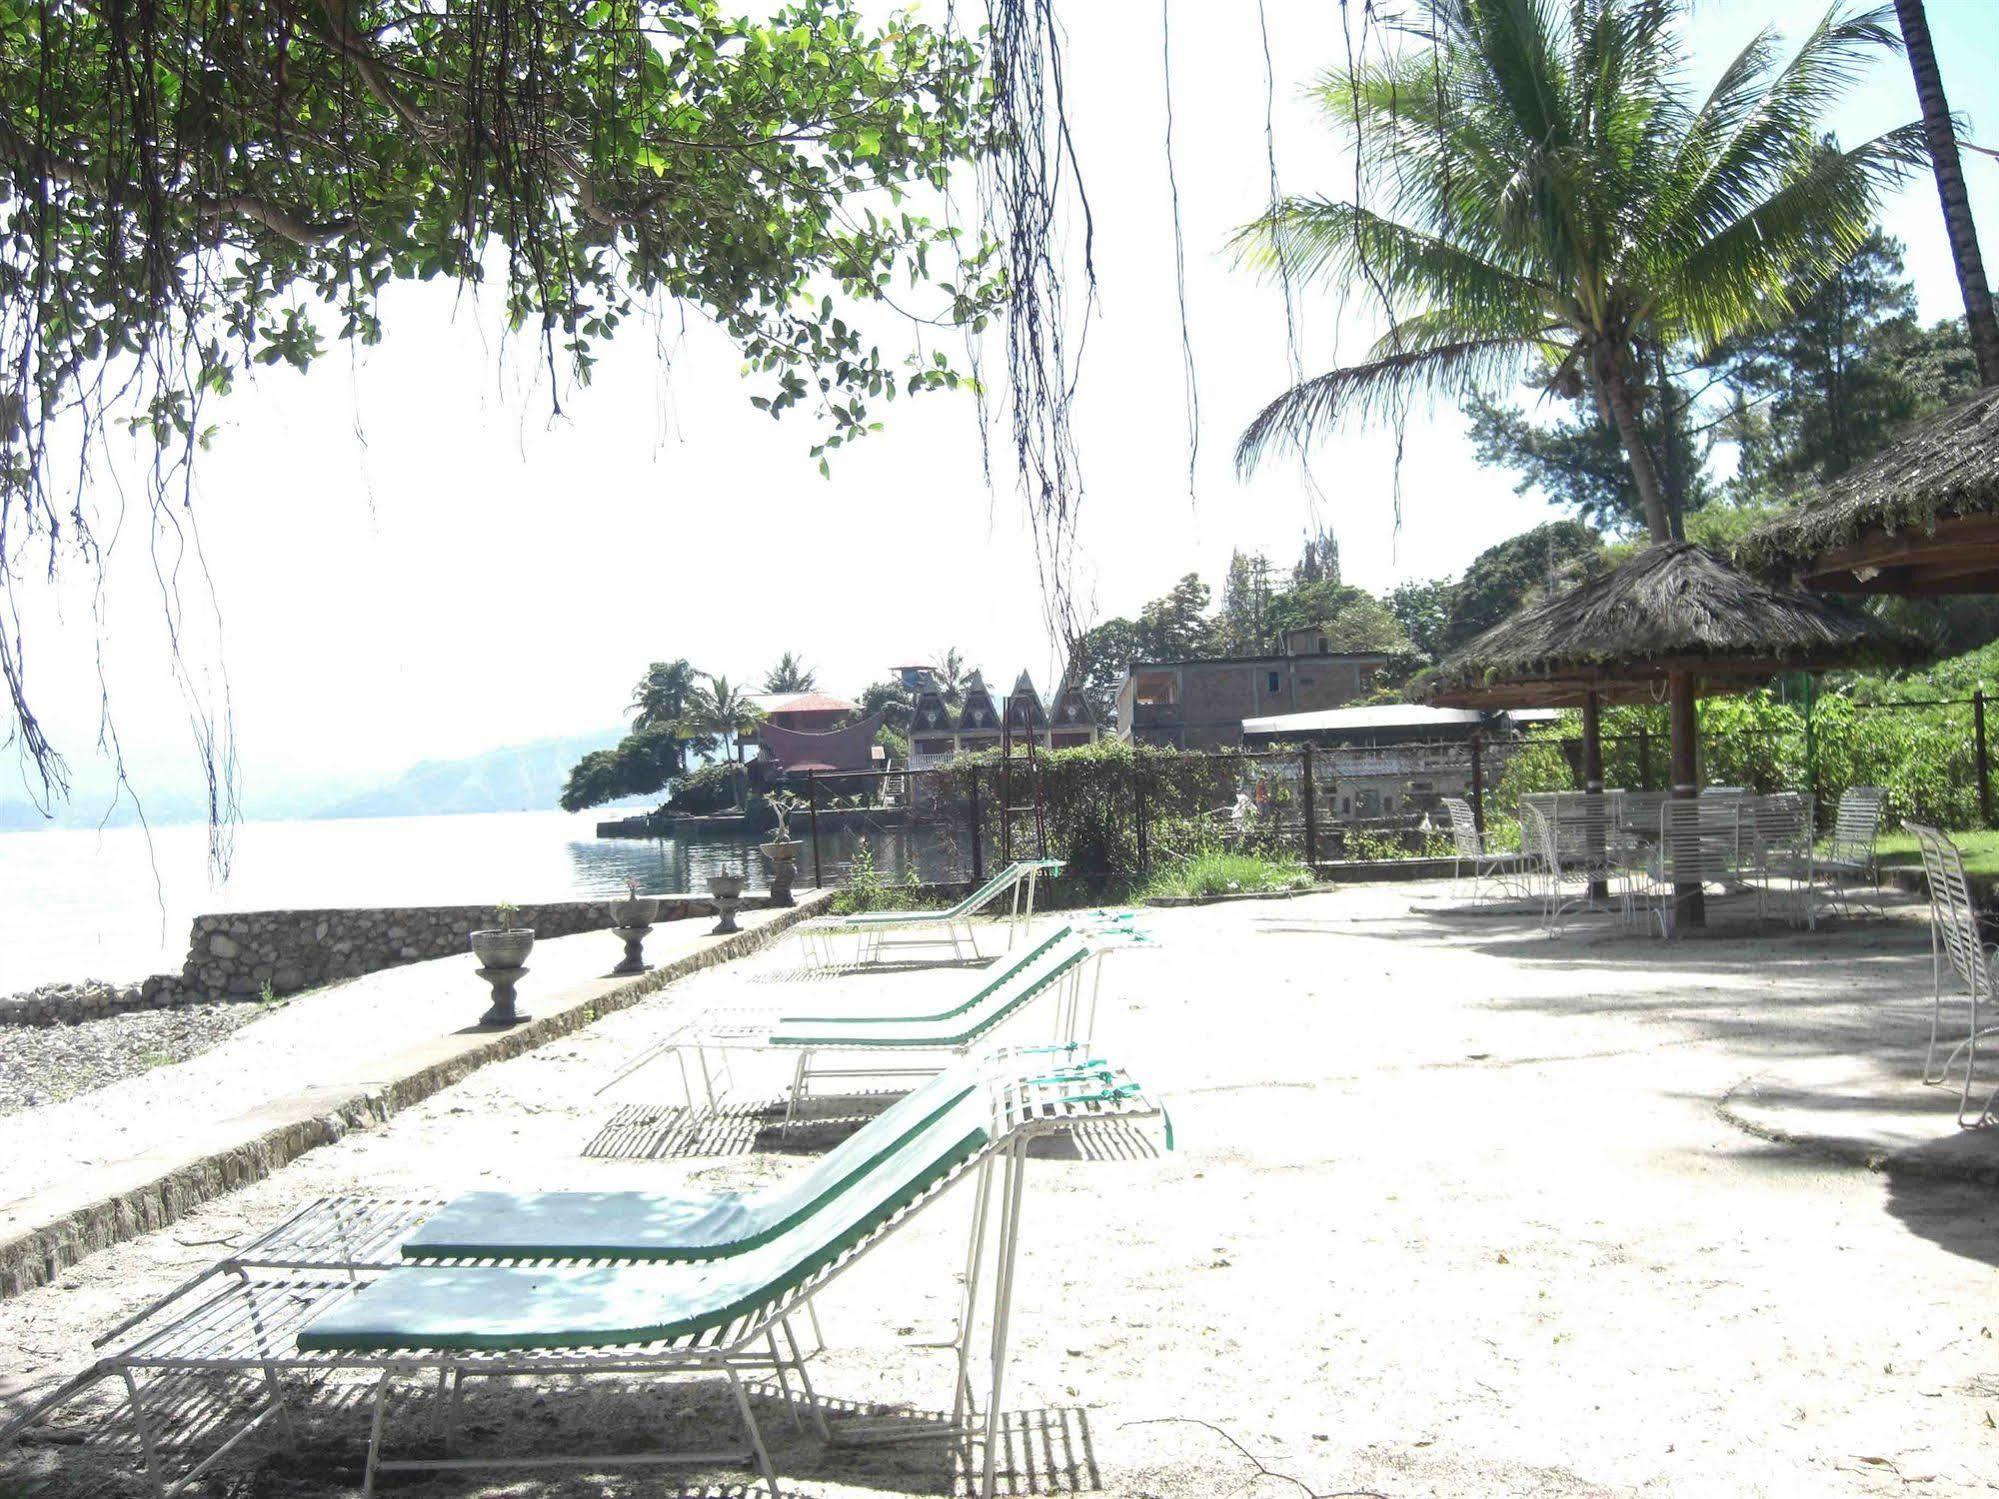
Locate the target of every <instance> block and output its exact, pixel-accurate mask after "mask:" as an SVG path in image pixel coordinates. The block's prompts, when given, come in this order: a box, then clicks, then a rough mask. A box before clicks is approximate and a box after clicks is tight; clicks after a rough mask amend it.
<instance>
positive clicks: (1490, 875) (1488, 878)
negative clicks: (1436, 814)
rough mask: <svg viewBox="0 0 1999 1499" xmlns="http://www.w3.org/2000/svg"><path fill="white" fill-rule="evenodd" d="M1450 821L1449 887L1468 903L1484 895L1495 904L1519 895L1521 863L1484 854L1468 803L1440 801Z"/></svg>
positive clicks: (1449, 799) (1454, 798) (1481, 837)
mask: <svg viewBox="0 0 1999 1499" xmlns="http://www.w3.org/2000/svg"><path fill="white" fill-rule="evenodd" d="M1440 801H1441V802H1442V804H1443V808H1444V811H1445V812H1446V813H1448V814H1449V816H1450V819H1451V886H1452V888H1453V889H1454V890H1456V891H1458V892H1459V893H1461V894H1464V895H1467V896H1468V897H1469V898H1470V899H1471V900H1474V901H1476V900H1478V899H1480V898H1481V895H1482V894H1484V895H1486V896H1488V897H1489V898H1492V899H1495V900H1503V899H1506V898H1507V897H1509V896H1516V895H1518V894H1520V892H1521V887H1522V881H1521V877H1520V863H1521V860H1520V859H1519V858H1518V857H1517V856H1515V855H1513V854H1508V853H1495V852H1491V851H1489V850H1487V848H1486V846H1485V836H1484V835H1483V834H1482V833H1480V832H1479V829H1478V818H1477V816H1476V815H1475V814H1474V813H1473V812H1472V809H1471V803H1470V802H1468V801H1466V800H1465V799H1464V798H1463V797H1461V796H1446V797H1442V798H1440Z"/></svg>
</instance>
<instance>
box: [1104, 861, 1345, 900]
mask: <svg viewBox="0 0 1999 1499" xmlns="http://www.w3.org/2000/svg"><path fill="white" fill-rule="evenodd" d="M1311 883H1312V871H1311V870H1309V869H1307V868H1306V867H1305V866H1304V865H1303V864H1300V863H1298V862H1297V861H1296V860H1292V859H1266V858H1263V857H1261V856H1260V855H1257V854H1232V853H1222V852H1207V853H1197V854H1194V855H1193V856H1191V857H1190V858H1188V859H1187V860H1186V861H1185V862H1184V863H1180V864H1176V865H1174V866H1173V867H1172V868H1171V869H1162V870H1160V871H1158V872H1157V873H1156V874H1154V875H1153V876H1152V878H1151V879H1150V880H1148V881H1147V882H1146V884H1145V888H1144V890H1143V891H1141V892H1140V893H1141V894H1142V895H1143V896H1144V897H1145V898H1146V899H1148V900H1150V899H1157V898H1159V897H1162V896H1164V897H1172V898H1178V899H1182V900H1188V899H1204V898H1206V897H1209V896H1215V895H1252V894H1259V893H1261V894H1270V893H1274V892H1277V891H1280V890H1302V889H1304V888H1305V887H1306V886H1308V885H1310V884H1311Z"/></svg>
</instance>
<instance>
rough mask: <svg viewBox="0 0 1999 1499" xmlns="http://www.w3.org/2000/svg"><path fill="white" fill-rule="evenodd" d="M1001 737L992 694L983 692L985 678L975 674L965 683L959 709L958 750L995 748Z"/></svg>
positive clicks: (984, 689) (967, 752)
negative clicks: (963, 699)
mask: <svg viewBox="0 0 1999 1499" xmlns="http://www.w3.org/2000/svg"><path fill="white" fill-rule="evenodd" d="M999 737H1000V718H999V709H998V708H996V707H994V706H993V695H992V694H991V693H990V692H988V691H987V690H986V679H985V678H984V677H983V676H982V675H980V674H979V673H978V672H973V673H972V679H971V680H970V681H969V682H967V683H966V684H965V701H964V704H963V706H962V707H961V708H960V709H959V710H958V750H959V752H960V753H961V754H970V753H972V752H973V751H975V750H982V749H997V748H998V747H999Z"/></svg>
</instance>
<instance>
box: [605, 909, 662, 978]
mask: <svg viewBox="0 0 1999 1499" xmlns="http://www.w3.org/2000/svg"><path fill="white" fill-rule="evenodd" d="M658 914H659V902H658V901H657V900H654V899H652V898H651V897H650V896H641V895H634V896H633V897H631V899H629V900H618V901H613V902H611V922H612V926H611V930H612V931H613V932H615V933H617V934H618V936H620V937H622V938H624V941H625V956H624V959H623V961H622V962H620V963H619V964H618V966H617V967H616V968H613V969H612V970H611V972H613V973H644V972H645V971H646V960H645V952H644V948H645V940H646V933H648V932H650V931H651V930H652V922H653V918H654V917H655V916H657V915H658Z"/></svg>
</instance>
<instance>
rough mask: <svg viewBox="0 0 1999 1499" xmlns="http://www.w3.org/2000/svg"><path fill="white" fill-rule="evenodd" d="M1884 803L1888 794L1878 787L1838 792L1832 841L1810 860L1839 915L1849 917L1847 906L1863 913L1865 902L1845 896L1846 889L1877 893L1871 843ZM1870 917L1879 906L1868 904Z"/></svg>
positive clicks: (1877, 873) (1878, 880)
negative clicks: (1859, 887)
mask: <svg viewBox="0 0 1999 1499" xmlns="http://www.w3.org/2000/svg"><path fill="white" fill-rule="evenodd" d="M1887 800H1888V793H1887V792H1885V791H1883V790H1882V789H1881V788H1880V787H1879V786H1849V787H1847V788H1846V790H1845V791H1844V792H1842V793H1841V795H1840V798H1839V809H1838V810H1837V811H1836V812H1835V813H1834V814H1833V822H1832V842H1831V844H1830V846H1829V847H1827V848H1826V849H1825V850H1824V851H1823V852H1822V853H1820V854H1819V855H1818V856H1817V857H1816V859H1815V860H1814V867H1815V869H1816V871H1817V875H1818V878H1819V879H1820V880H1821V881H1822V882H1823V883H1824V884H1825V887H1826V896H1827V899H1828V900H1830V901H1831V902H1832V903H1833V904H1835V905H1837V906H1838V907H1839V909H1840V912H1841V914H1842V915H1849V916H1850V915H1851V914H1852V910H1851V907H1852V906H1853V905H1854V904H1858V905H1859V906H1860V907H1861V908H1862V909H1863V910H1864V909H1868V907H1869V902H1868V901H1866V900H1865V899H1862V898H1859V897H1857V896H1856V895H1854V894H1852V893H1849V892H1850V887H1854V886H1861V887H1864V888H1865V889H1868V890H1873V891H1876V892H1878V891H1879V889H1880V885H1881V872H1880V869H1879V866H1878V865H1877V863H1876V859H1875V843H1876V842H1877V840H1878V839H1879V837H1880V834H1881V814H1882V811H1883V809H1884V808H1885V806H1886V804H1887ZM1872 909H1873V911H1874V914H1875V915H1877V916H1879V915H1882V914H1883V911H1882V907H1881V903H1880V902H1879V901H1878V900H1877V901H1874V902H1873V903H1872Z"/></svg>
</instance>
